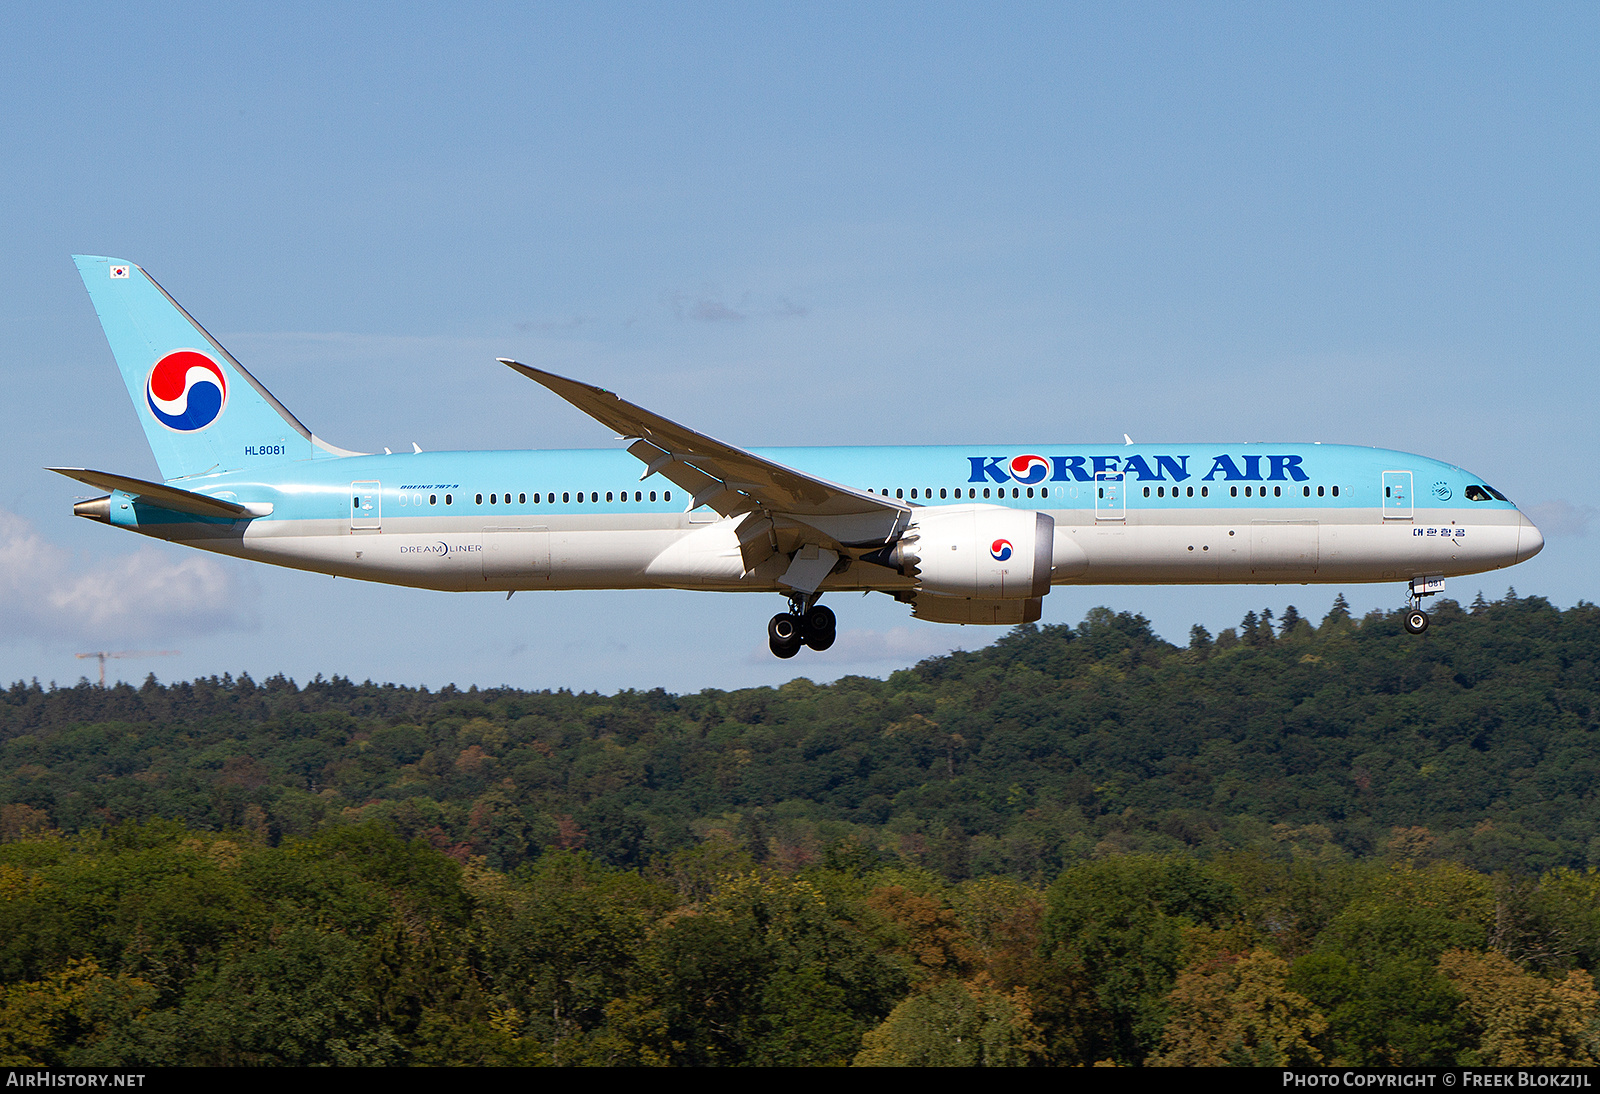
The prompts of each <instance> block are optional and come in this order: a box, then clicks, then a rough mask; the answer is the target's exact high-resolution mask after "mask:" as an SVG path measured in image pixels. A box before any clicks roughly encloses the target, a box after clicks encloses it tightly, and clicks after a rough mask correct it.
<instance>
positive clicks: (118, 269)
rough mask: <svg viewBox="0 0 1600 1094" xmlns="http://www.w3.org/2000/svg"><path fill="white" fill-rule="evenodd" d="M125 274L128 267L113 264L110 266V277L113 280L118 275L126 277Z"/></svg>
mask: <svg viewBox="0 0 1600 1094" xmlns="http://www.w3.org/2000/svg"><path fill="white" fill-rule="evenodd" d="M127 276H128V267H126V266H113V267H111V278H112V280H113V281H114V280H116V279H117V278H119V277H127Z"/></svg>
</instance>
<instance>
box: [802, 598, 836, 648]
mask: <svg viewBox="0 0 1600 1094" xmlns="http://www.w3.org/2000/svg"><path fill="white" fill-rule="evenodd" d="M800 633H801V634H803V635H804V636H805V643H806V645H808V646H810V647H811V648H812V649H814V650H816V651H817V652H818V653H821V652H822V651H823V650H825V649H827V648H828V647H829V646H831V645H833V640H834V638H836V637H837V636H838V621H837V620H836V619H835V618H834V616H833V612H832V611H830V610H829V609H827V608H824V607H823V606H822V605H820V604H819V605H817V606H816V607H815V608H812V609H811V610H810V611H809V612H807V613H806V614H805V616H804V617H803V618H802V620H801V626H800Z"/></svg>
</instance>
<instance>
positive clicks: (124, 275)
mask: <svg viewBox="0 0 1600 1094" xmlns="http://www.w3.org/2000/svg"><path fill="white" fill-rule="evenodd" d="M72 260H73V261H74V262H76V263H77V264H78V273H79V274H80V275H81V276H82V277H83V284H84V287H85V288H86V289H88V290H89V299H90V300H91V301H93V303H94V310H95V311H96V312H98V313H99V315H100V326H101V327H102V328H103V329H104V330H105V333H106V341H108V342H110V343H111V352H112V355H113V356H115V357H116V359H117V368H118V369H120V370H121V372H122V380H123V382H124V383H125V384H127V385H128V395H129V396H130V397H131V398H132V399H133V405H134V409H135V410H136V411H137V412H138V415H139V423H140V424H141V425H143V426H144V435H145V437H146V438H147V439H148V440H149V442H150V448H151V450H152V451H153V452H154V453H155V457H156V464H157V465H158V466H159V467H160V468H161V475H162V477H163V478H165V479H166V480H168V481H169V482H170V481H172V480H173V479H182V478H188V477H190V476H193V475H206V474H212V473H216V472H222V471H237V470H240V469H243V468H249V467H265V466H269V465H275V464H282V463H287V462H289V461H290V460H306V459H311V458H312V457H314V456H329V455H334V456H340V455H352V454H353V453H346V452H344V451H342V450H340V449H336V448H333V447H331V446H329V445H327V444H325V443H323V442H322V441H320V440H318V439H317V438H315V437H313V436H312V435H311V431H310V430H309V429H307V428H306V427H305V426H303V425H301V424H300V422H299V420H298V419H297V418H295V416H294V415H293V414H290V413H289V411H288V410H287V409H285V408H284V406H283V404H282V403H280V402H278V400H276V399H274V398H273V397H272V393H271V392H269V391H268V390H267V389H266V388H264V387H262V386H261V384H260V383H259V382H258V381H257V380H256V378H255V377H254V376H251V375H250V374H249V373H248V372H246V371H245V368H244V366H243V365H241V364H239V362H238V361H235V360H234V359H233V355H232V354H230V353H229V352H228V351H227V350H225V349H223V348H222V346H221V344H220V343H218V342H217V340H216V339H215V338H212V337H211V335H209V334H207V333H206V331H205V328H203V327H202V326H200V324H199V323H196V322H195V321H194V319H193V318H192V317H191V316H190V315H189V313H188V312H186V311H184V310H183V308H182V307H180V306H179V304H178V302H177V301H176V300H174V299H172V297H170V296H168V295H167V293H166V290H165V289H163V288H162V287H161V286H160V285H157V284H156V283H155V281H154V280H152V279H151V277H150V275H149V274H147V273H145V272H144V271H143V270H141V269H140V268H139V267H138V266H135V265H134V264H133V263H131V262H124V261H122V260H120V259H115V258H101V257H98V256H95V255H73V256H72Z"/></svg>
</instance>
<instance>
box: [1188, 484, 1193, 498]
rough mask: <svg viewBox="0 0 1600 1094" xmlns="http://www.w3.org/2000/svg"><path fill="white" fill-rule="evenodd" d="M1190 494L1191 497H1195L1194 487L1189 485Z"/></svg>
mask: <svg viewBox="0 0 1600 1094" xmlns="http://www.w3.org/2000/svg"><path fill="white" fill-rule="evenodd" d="M1188 496H1189V497H1191V498H1192V497H1194V487H1192V486H1191V487H1189V491H1188Z"/></svg>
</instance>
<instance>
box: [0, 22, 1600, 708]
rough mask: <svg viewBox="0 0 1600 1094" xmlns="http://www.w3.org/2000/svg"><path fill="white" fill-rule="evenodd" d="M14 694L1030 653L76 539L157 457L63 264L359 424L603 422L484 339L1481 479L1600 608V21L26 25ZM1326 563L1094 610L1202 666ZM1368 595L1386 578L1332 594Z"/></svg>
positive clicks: (740, 383)
mask: <svg viewBox="0 0 1600 1094" xmlns="http://www.w3.org/2000/svg"><path fill="white" fill-rule="evenodd" d="M0 20H3V22H0V28H3V30H4V33H0V50H3V51H4V64H0V149H3V150H4V156H3V160H0V162H3V165H4V169H3V170H0V198H3V208H4V209H5V210H6V215H5V219H4V221H3V224H4V231H3V232H0V248H3V253H4V258H5V261H4V262H3V263H0V333H3V335H4V338H3V341H0V375H3V377H4V379H5V382H6V385H7V388H8V390H9V391H10V393H11V397H10V399H9V400H8V406H9V409H10V415H9V419H10V424H9V425H8V427H7V428H6V429H4V430H0V458H3V460H4V465H5V466H6V467H8V468H10V469H11V474H10V480H11V481H10V483H9V485H8V487H7V488H6V489H5V490H4V491H0V621H3V622H0V680H5V681H9V680H15V679H19V678H29V677H35V676H37V677H38V678H39V679H41V680H44V681H49V680H52V679H53V680H57V681H60V682H63V683H67V682H71V681H73V680H76V679H77V678H78V676H79V675H81V674H82V673H83V672H84V671H85V669H86V663H85V662H81V661H78V660H75V659H74V657H73V654H74V653H77V652H82V651H88V650H97V649H112V650H124V649H151V650H154V649H177V650H181V651H182V652H181V654H180V655H178V656H169V657H163V658H158V659H157V658H150V659H137V658H129V659H126V660H123V661H116V662H112V664H111V665H110V666H109V670H110V671H111V672H113V673H115V672H120V673H121V674H122V675H123V676H125V677H127V678H130V679H139V678H141V677H142V676H143V675H144V673H145V672H148V671H155V672H156V673H157V674H158V675H159V676H160V677H161V678H163V679H173V678H187V677H191V676H195V675H202V674H205V675H209V674H212V673H222V672H234V673H237V672H240V671H248V672H250V673H251V674H253V675H255V676H257V677H261V676H264V675H270V674H272V673H275V672H280V671H281V672H284V673H287V674H289V675H291V676H294V677H296V678H299V679H306V678H309V677H310V676H312V675H313V674H315V673H317V672H322V673H325V674H332V673H342V674H346V675H351V676H354V677H356V678H358V679H363V678H368V677H370V678H373V679H376V680H392V681H396V682H401V683H423V684H428V685H430V686H437V685H440V684H443V683H446V682H451V681H455V682H458V683H461V684H467V683H477V684H485V685H492V684H501V683H509V684H514V685H518V686H524V687H571V688H575V689H598V690H603V691H611V690H615V689H618V688H624V687H639V688H649V687H657V686H661V687H666V688H668V689H671V690H680V691H681V690H694V689H698V688H701V687H712V686H714V687H739V686H748V685H752V684H767V683H778V682H781V681H783V680H786V679H789V678H791V677H792V676H794V675H798V674H804V675H808V676H811V677H812V678H814V679H830V678H833V677H835V676H838V675H841V674H846V673H865V674H871V675H881V674H883V673H885V672H888V671H892V670H893V669H894V668H896V667H900V666H902V665H905V664H908V663H910V662H912V661H914V660H916V659H918V658H920V657H924V656H928V655H930V654H932V653H936V652H940V651H942V650H945V649H949V648H952V647H956V646H962V647H965V648H969V649H970V648H976V647H978V646H981V645H983V644H986V643H987V642H988V641H991V640H992V639H993V637H995V632H991V631H988V630H983V629H977V628H954V627H941V626H938V625H934V624H925V623H920V622H915V621H912V620H910V619H909V618H908V617H907V613H906V612H905V610H904V609H903V608H901V607H900V606H899V605H896V604H894V603H892V602H891V601H889V600H888V599H887V598H885V597H870V598H865V599H861V598H855V597H844V598H837V599H836V600H835V601H834V605H833V606H834V608H835V610H836V611H837V612H839V615H840V620H841V632H842V634H841V638H840V641H839V644H838V646H837V647H836V648H835V649H834V650H832V651H829V653H828V654H826V655H821V656H819V655H815V654H810V653H806V654H803V655H802V656H801V657H800V658H797V659H796V660H794V661H789V662H778V661H776V660H775V659H773V658H772V657H771V656H770V655H769V654H768V653H767V652H766V650H765V640H764V624H765V620H766V618H767V617H768V616H769V615H771V614H772V612H773V611H776V610H778V609H779V608H780V607H781V601H780V600H779V598H777V597H776V596H771V597H757V596H728V595H717V594H694V593H676V592H656V593H559V594H543V595H530V594H523V595H520V596H518V597H516V598H514V599H513V600H511V601H510V602H509V603H508V602H506V601H504V599H503V598H501V597H499V596H496V595H493V594H475V595H455V596H451V595H449V594H441V593H429V592H422V591H417V590H406V589H394V588H389V587H386V586H378V585H366V584H360V583H356V582H347V581H342V580H341V581H334V580H333V579H331V578H327V577H318V576H315V575H308V574H299V573H291V572H287V571H279V570H273V569H269V568H266V567H261V566H257V565H253V564H247V563H241V562H235V561H231V560H227V559H218V558H213V557H211V556H206V555H199V554H196V553H194V552H186V551H184V550H183V549H181V548H177V547H173V546H169V545H165V544H159V543H154V542H147V541H144V540H140V539H138V538H136V537H133V536H129V535H127V534H125V533H119V532H116V531H114V530H112V529H109V528H105V527H103V526H100V525H96V524H92V523H90V522H88V521H83V520H78V519H75V518H74V517H73V516H72V515H71V502H72V500H73V498H74V497H75V496H76V495H78V494H79V493H80V492H81V488H80V487H77V486H75V485H74V484H72V483H70V482H68V481H67V480H64V479H61V478H59V477H57V476H55V475H52V474H49V473H47V472H45V471H43V470H42V468H43V467H45V466H48V465H62V464H64V465H73V466H90V467H99V468H104V469H107V470H113V471H119V472H124V473H128V474H133V475H145V476H150V477H154V462H153V460H152V459H151V457H150V455H149V452H148V450H147V449H146V447H145V444H144V440H143V437H142V435H141V433H140V430H139V428H138V426H137V423H136V421H135V418H134V416H133V413H132V410H131V408H130V407H129V406H128V405H127V399H126V395H125V394H124V392H123V390H122V388H121V385H120V383H119V382H118V381H117V378H116V374H115V372H114V369H113V366H112V363H111V360H110V354H109V351H108V350H107V348H106V345H105V342H104V339H103V338H102V336H101V334H100V331H99V326H98V324H97V323H96V321H95V318H94V313H93V310H92V308H91V307H90V306H89V302H88V299H87V297H86V296H85V294H84V292H83V289H82V286H81V284H80V283H79V282H78V278H77V275H76V272H75V271H74V269H73V267H72V264H71V262H70V260H69V258H68V255H69V254H70V253H73V252H87V253H95V254H109V255H114V256H117V257H121V258H127V259H131V260H133V261H136V262H138V263H140V264H141V265H143V266H144V267H145V268H146V269H148V270H149V271H150V273H151V274H152V275H153V276H154V277H155V278H156V279H157V280H159V281H160V282H162V284H163V285H164V286H165V287H166V288H167V289H168V290H169V291H170V292H172V293H173V294H174V295H175V296H176V297H177V298H178V299H179V300H180V301H182V302H183V303H184V305H185V306H186V307H187V308H188V309H189V310H190V311H191V312H192V313H194V314H195V316H196V317H197V318H199V319H200V321H201V322H202V323H204V324H206V326H207V327H208V328H210V330H211V331H212V333H213V334H215V335H217V336H218V337H219V339H220V340H221V341H222V342H223V344H224V345H227V346H228V347H229V348H230V349H231V350H232V351H233V352H234V354H235V355H236V356H238V357H239V358H240V360H242V361H243V362H244V363H245V364H246V365H247V366H248V367H249V368H250V369H251V370H252V371H253V372H254V373H255V375H256V376H257V377H258V378H259V379H260V380H261V381H262V382H263V383H265V384H266V385H267V386H268V387H269V388H271V390H272V391H273V392H274V393H275V394H276V395H277V396H278V397H279V398H280V399H281V400H282V401H283V402H284V403H285V404H286V405H288V406H289V407H290V408H291V409H293V410H294V411H295V412H296V414H297V415H298V416H299V417H300V418H301V419H302V420H303V421H305V422H306V423H307V424H308V425H309V426H311V428H313V429H314V430H315V431H316V432H317V433H319V434H320V435H322V436H324V437H327V438H328V439H329V440H331V441H333V442H334V443H336V444H340V445H343V446H346V447H350V448H358V449H363V450H381V448H382V447H383V446H385V445H387V446H389V447H392V448H396V449H401V448H404V447H406V446H408V445H409V444H410V443H411V442H413V441H415V442H416V443H418V444H420V445H421V446H422V447H423V448H425V449H434V450H437V449H447V448H526V447H569V446H576V447H583V446H591V445H592V446H606V445H609V444H611V443H612V442H611V440H610V438H609V435H608V434H607V433H606V432H605V431H604V430H602V429H601V428H600V427H599V426H597V425H595V424H594V423H593V422H591V421H590V420H589V419H587V418H586V417H584V416H583V415H581V414H579V413H578V412H577V411H575V410H573V409H572V408H570V407H568V406H567V405H566V404H564V403H562V402H560V401H559V400H558V399H556V398H555V397H554V396H552V395H550V394H549V393H547V392H545V391H543V390H542V389H539V388H538V387H537V386H535V385H533V384H530V383H529V382H527V381H525V380H521V379H519V378H518V377H516V376H515V375H514V374H512V373H511V372H510V371H509V370H507V369H504V368H502V367H501V366H499V365H497V364H495V363H494V360H493V359H494V358H495V357H496V356H509V357H517V358H519V359H521V360H523V361H527V362H529V363H531V364H536V365H539V366H541V367H545V368H549V369H552V370H554V371H557V372H562V373H566V374H568V375H573V376H577V377H580V378H584V379H588V380H591V381H593V382H596V383H600V384H603V385H605V386H607V387H610V388H612V389H614V390H616V391H618V392H620V393H622V394H623V395H624V396H625V397H627V398H630V399H632V400H633V401H635V402H638V403H641V404H643V405H645V406H648V407H651V408H652V409H655V410H657V411H659V412H661V413H664V414H666V415H668V416H670V417H674V418H676V419H678V420H680V421H683V422H685V423H686V424H690V425H692V426H694V427H696V428H699V429H701V430H703V431H705V432H708V433H711V434H713V435H715V436H719V437H723V438H725V439H727V440H730V441H734V442H736V443H743V444H748V445H781V444H814V443H819V444H835V443H836V444H870V443H886V444H902V443H922V442H927V443H973V442H982V443H986V444H1014V443H1015V444H1024V445H1026V444H1030V443H1034V444H1037V443H1042V442H1060V441H1079V442H1099V441H1112V442H1114V441H1117V440H1120V439H1121V436H1122V434H1123V433H1124V432H1126V433H1129V434H1131V435H1132V436H1133V437H1134V438H1135V439H1137V440H1140V441H1158V440H1167V441H1221V440H1234V441H1242V440H1274V439H1276V440H1296V441H1310V440H1321V441H1329V442H1344V443H1352V444H1369V445H1377V446H1380V447H1386V448H1398V449H1403V450H1408V451H1415V452H1421V453H1424V454H1427V455H1430V456H1434V457H1437V458H1441V459H1445V460H1449V461H1451V462H1455V463H1459V464H1461V465H1462V466H1464V467H1467V468H1470V469H1472V470H1473V471H1475V472H1476V473H1478V474H1479V475H1481V476H1483V477H1484V478H1485V479H1486V480H1487V481H1489V482H1490V483H1492V484H1494V485H1495V486H1496V487H1498V488H1499V489H1500V490H1502V491H1503V492H1505V493H1506V494H1507V495H1508V496H1510V497H1511V498H1512V499H1513V500H1515V501H1517V502H1518V503H1519V504H1520V505H1522V506H1523V507H1524V508H1525V509H1527V510H1528V511H1529V512H1530V513H1531V514H1532V515H1533V516H1534V517H1535V519H1536V520H1538V521H1539V522H1540V524H1541V526H1542V527H1543V528H1544V530H1545V531H1546V534H1547V537H1548V545H1547V547H1546V549H1545V551H1544V553H1543V554H1542V555H1541V556H1540V557H1538V558H1537V559H1535V560H1533V561H1532V562H1530V563H1527V564H1524V565H1523V566H1520V567H1517V568H1516V569H1514V570H1511V571H1506V572H1501V573H1495V574H1490V575H1485V576H1483V577H1482V578H1481V579H1479V578H1469V579H1464V580H1456V581H1452V582H1451V584H1450V588H1449V590H1448V591H1449V595H1452V596H1456V597H1458V598H1460V599H1463V600H1469V599H1471V597H1472V596H1473V595H1474V594H1475V593H1476V592H1477V590H1478V589H1479V588H1480V587H1481V588H1483V589H1484V590H1485V591H1486V592H1487V593H1488V594H1489V595H1491V596H1498V595H1500V594H1501V593H1503V592H1504V590H1505V588H1506V586H1507V585H1508V584H1514V585H1515V586H1516V587H1517V589H1518V591H1519V592H1520V593H1522V594H1524V595H1526V594H1529V593H1537V594H1540V595H1544V596H1547V597H1549V598H1550V599H1551V600H1553V601H1554V602H1555V603H1557V604H1559V605H1562V606H1567V605H1570V604H1572V603H1574V602H1575V601H1577V600H1580V599H1588V600H1594V599H1597V595H1596V594H1597V579H1596V577H1595V575H1594V570H1595V567H1594V565H1593V563H1594V561H1595V556H1596V551H1595V545H1596V538H1595V537H1596V536H1600V521H1597V519H1596V518H1597V516H1600V508H1597V507H1600V491H1597V489H1596V484H1595V474H1594V468H1595V462H1596V455H1597V453H1596V442H1595V435H1596V434H1595V427H1594V418H1595V408H1596V404H1597V399H1596V396H1597V394H1600V392H1597V386H1600V384H1597V379H1596V369H1595V367H1594V365H1595V356H1596V349H1597V347H1600V311H1597V308H1596V285H1597V274H1600V249H1597V247H1596V243H1597V233H1596V217H1597V213H1596V202H1595V198H1594V195H1595V180H1596V179H1597V178H1600V141H1597V135H1600V134H1597V127H1600V63H1597V61H1600V55H1597V47H1600V11H1597V9H1595V8H1592V7H1588V6H1582V5H1561V6H1554V5H1534V4H1526V5H1464V4H1449V5H1445V4H1439V5H1407V4H1400V5H1395V4H1372V5H1361V4H1348V3H1341V4H1334V5H1321V6H1317V5H1282V4H1271V5H1254V4H1234V5H1199V4H1196V5H1186V4H1162V5H1138V4H1128V3H1119V4H1105V5H1073V4H1049V5H1017V6H996V5H977V4H972V5H929V4H908V5H859V4H852V5H837V6H829V5H823V4H817V3H808V4H804V5H779V4H764V5H752V4H727V5H709V4H681V5H653V4H651V5H646V4H639V5H615V4H613V5H607V4H597V3H586V4H574V5H553V4H552V5H541V6H539V7H537V8H534V9H531V10H530V9H529V8H527V7H524V6H520V5H515V6H514V5H505V6H500V5H451V6H449V7H445V6H441V5H414V6H405V5H398V4H396V5H316V6H314V7H305V6H301V5H296V4H292V3H291V4H273V5H259V6H249V5H172V4H160V3H154V4H145V5H139V6H136V7H135V6H129V5H112V4H105V5H75V4H65V5H49V6H34V7H32V8H28V7H17V6H14V7H13V8H11V9H9V10H8V11H7V12H6V14H5V15H4V16H0ZM1339 591H1341V590H1340V589H1337V588H1335V587H1331V586H1311V587H1299V586H1283V587H1265V588H1263V587H1255V588H1238V587H1231V588H1217V589H1171V588H1158V589H1138V588H1058V589H1056V590H1055V591H1053V592H1052V593H1051V594H1050V596H1049V597H1048V598H1047V599H1046V615H1045V619H1046V621H1048V622H1076V621H1077V620H1079V619H1081V618H1082V616H1083V614H1084V613H1085V611H1087V610H1088V609H1089V608H1091V607H1094V606H1096V605H1099V604H1105V605H1109V606H1111V607H1114V608H1117V609H1119V610H1121V609H1128V610H1136V611H1141V612H1143V613H1145V614H1146V615H1147V616H1149V617H1150V619H1151V620H1152V621H1153V623H1154V624H1155V626H1156V629H1157V630H1158V632H1160V633H1161V634H1163V635H1165V636H1166V637H1168V638H1170V639H1173V640H1175V641H1183V640H1184V639H1185V637H1186V635H1187V633H1188V628H1189V626H1190V624H1192V623H1194V622H1200V623H1203V624H1205V625H1206V626H1207V627H1209V628H1210V629H1211V630H1212V631H1216V630H1219V629H1220V628H1222V627H1225V626H1231V625H1234V624H1236V623H1237V622H1238V620H1239V618H1240V617H1241V616H1242V615H1243V614H1244V612H1245V611H1246V610H1249V609H1251V608H1255V609H1257V610H1259V609H1260V608H1261V607H1264V606H1270V607H1272V608H1273V609H1274V610H1275V611H1278V612H1280V613H1281V611H1282V609H1283V607H1284V606H1285V605H1288V604H1295V605H1296V606H1297V607H1298V608H1299V610H1300V611H1301V612H1302V614H1307V615H1311V616H1313V617H1319V616H1320V615H1321V614H1322V613H1323V612H1325V611H1326V610H1327V607H1328V604H1329V603H1330V602H1331V601H1332V599H1333V597H1334V595H1335V594H1336V593H1337V592H1339ZM1342 591H1344V592H1345V593H1346V595H1347V596H1348V597H1349V599H1350V600H1351V602H1352V603H1353V604H1354V605H1355V606H1357V607H1358V608H1361V609H1366V608H1370V607H1376V606H1384V607H1391V606H1395V605H1397V604H1398V603H1400V602H1401V590H1400V589H1399V588H1397V587H1387V586H1384V587H1377V586H1368V587H1352V588H1348V589H1344V590H1342Z"/></svg>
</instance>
